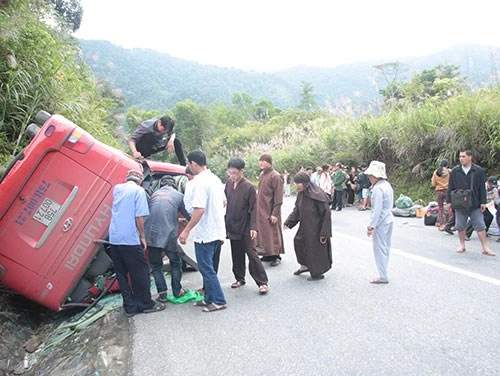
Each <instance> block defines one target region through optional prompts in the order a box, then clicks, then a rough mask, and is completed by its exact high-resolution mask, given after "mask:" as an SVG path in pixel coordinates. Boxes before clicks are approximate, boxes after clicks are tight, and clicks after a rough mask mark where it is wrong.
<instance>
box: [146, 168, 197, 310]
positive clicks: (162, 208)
mask: <svg viewBox="0 0 500 376" xmlns="http://www.w3.org/2000/svg"><path fill="white" fill-rule="evenodd" d="M174 186H175V180H174V178H173V177H172V176H170V175H165V176H164V177H162V178H161V180H160V189H158V190H157V191H156V192H155V193H153V195H152V196H151V203H150V208H149V211H150V215H149V216H148V217H147V218H146V221H145V224H144V226H145V232H146V241H147V244H148V248H149V261H150V264H151V269H152V274H153V279H154V281H155V285H156V290H157V291H158V298H157V300H158V301H159V302H161V303H166V302H167V283H166V281H165V276H164V275H163V252H165V254H166V255H167V256H168V258H169V260H170V267H171V277H172V292H173V294H174V297H176V298H178V297H181V296H183V295H184V294H185V293H186V291H185V290H184V289H183V288H182V285H181V278H182V267H181V258H180V254H179V251H178V248H177V233H178V229H179V213H181V214H182V215H183V216H184V217H185V218H187V219H189V218H190V216H189V214H188V213H187V211H186V209H185V207H184V201H183V199H184V195H183V194H182V193H180V192H178V191H177V190H176V189H175V188H174Z"/></svg>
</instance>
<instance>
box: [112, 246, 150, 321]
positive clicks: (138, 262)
mask: <svg viewBox="0 0 500 376" xmlns="http://www.w3.org/2000/svg"><path fill="white" fill-rule="evenodd" d="M111 259H112V260H113V264H114V266H115V272H116V277H117V279H118V283H119V284H120V291H121V293H122V297H123V308H124V309H125V312H127V313H140V312H142V311H143V310H145V309H149V308H152V307H153V306H154V304H155V303H154V301H153V300H152V299H151V291H150V288H151V282H150V279H149V265H148V262H147V260H146V255H145V254H144V250H143V249H142V247H141V246H140V245H111ZM128 276H130V282H129V279H128Z"/></svg>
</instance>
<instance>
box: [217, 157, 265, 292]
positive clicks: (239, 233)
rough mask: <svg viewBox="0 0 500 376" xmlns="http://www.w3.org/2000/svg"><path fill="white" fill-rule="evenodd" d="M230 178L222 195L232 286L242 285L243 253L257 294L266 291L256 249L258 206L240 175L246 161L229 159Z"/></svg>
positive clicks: (243, 281)
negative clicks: (230, 259)
mask: <svg viewBox="0 0 500 376" xmlns="http://www.w3.org/2000/svg"><path fill="white" fill-rule="evenodd" d="M227 167H228V173H229V179H228V180H227V182H226V187H225V189H224V192H225V193H226V198H227V207H226V232H227V237H228V238H229V240H230V241H231V255H232V259H233V273H234V277H235V279H236V281H235V282H234V283H233V284H232V285H231V287H232V288H238V287H241V286H243V285H244V284H245V254H246V255H247V256H248V269H249V270H250V275H251V276H252V278H253V280H254V281H255V283H256V284H257V286H259V293H261V294H266V293H267V292H268V291H269V287H268V279H267V274H266V270H265V269H264V266H263V265H262V261H261V260H260V258H259V254H258V253H257V249H256V248H255V240H256V238H257V218H256V217H257V206H256V196H257V193H256V191H255V187H254V185H253V184H252V183H251V182H250V181H249V180H247V179H246V178H245V177H244V175H243V169H244V168H245V161H243V159H241V158H231V159H230V160H229V163H228V165H227Z"/></svg>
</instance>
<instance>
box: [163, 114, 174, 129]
mask: <svg viewBox="0 0 500 376" xmlns="http://www.w3.org/2000/svg"><path fill="white" fill-rule="evenodd" d="M160 122H161V125H163V126H164V127H165V129H166V130H167V131H169V132H172V130H173V129H174V124H175V123H174V120H173V119H172V118H171V117H170V116H168V115H165V116H162V117H161V118H160Z"/></svg>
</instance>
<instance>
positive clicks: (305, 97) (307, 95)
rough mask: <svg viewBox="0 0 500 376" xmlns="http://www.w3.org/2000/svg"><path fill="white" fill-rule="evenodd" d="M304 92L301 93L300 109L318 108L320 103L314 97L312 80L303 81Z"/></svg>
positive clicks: (310, 109)
mask: <svg viewBox="0 0 500 376" xmlns="http://www.w3.org/2000/svg"><path fill="white" fill-rule="evenodd" d="M300 86H301V87H302V93H301V94H300V98H301V100H300V103H299V106H298V107H299V110H302V111H314V110H317V109H318V104H317V103H316V100H315V99H314V87H313V84H312V83H311V82H308V81H301V82H300Z"/></svg>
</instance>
